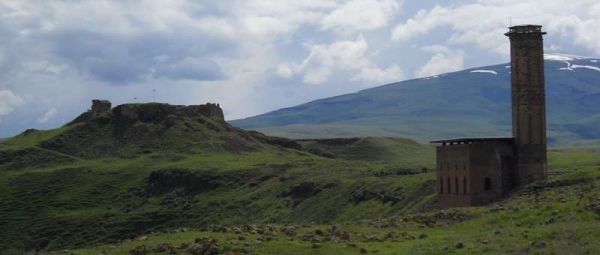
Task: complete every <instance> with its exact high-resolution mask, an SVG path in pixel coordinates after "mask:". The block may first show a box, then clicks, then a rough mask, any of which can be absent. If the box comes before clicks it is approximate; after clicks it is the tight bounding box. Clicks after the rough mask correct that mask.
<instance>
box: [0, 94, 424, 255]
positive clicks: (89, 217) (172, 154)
mask: <svg viewBox="0 0 600 255" xmlns="http://www.w3.org/2000/svg"><path fill="white" fill-rule="evenodd" d="M157 109H160V110H158V112H161V111H164V113H163V114H157V115H152V116H153V117H148V118H146V117H147V116H150V115H148V114H149V113H151V112H157ZM186 111H187V110H185V109H180V108H178V107H174V106H169V105H158V104H146V105H124V106H119V107H116V108H114V109H113V110H111V111H109V112H106V113H103V114H99V115H97V116H94V117H92V118H89V119H87V120H85V121H81V122H75V123H71V124H69V125H67V126H64V127H62V128H59V129H56V130H49V131H36V130H29V131H26V132H24V133H23V134H21V135H19V136H16V137H13V138H10V139H8V140H6V141H4V142H2V143H0V223H1V225H2V228H3V230H2V231H0V250H7V252H8V251H12V252H16V253H20V252H22V251H24V250H26V251H31V250H56V249H63V248H75V247H82V246H89V245H94V244H98V243H114V242H118V241H120V240H123V239H127V238H133V237H136V236H138V235H143V234H148V233H152V232H155V231H165V230H168V229H176V228H181V227H187V228H203V227H206V226H208V225H210V224H242V223H247V222H254V223H294V224H302V223H305V224H308V223H311V222H315V223H317V222H318V223H328V222H339V221H350V220H358V219H364V218H370V219H375V218H378V217H385V216H391V215H402V214H407V213H410V212H415V211H418V210H421V209H423V208H428V207H429V206H430V205H431V204H432V203H433V192H434V186H433V181H432V179H433V172H432V171H431V168H432V164H433V147H431V146H426V145H420V144H417V143H415V142H413V141H410V140H402V139H386V138H360V139H349V140H347V141H343V142H341V143H329V142H327V141H318V140H316V141H315V140H312V141H310V140H304V141H300V142H295V141H292V140H287V139H280V138H274V137H267V136H264V135H262V134H259V133H256V132H247V131H244V130H241V129H238V128H234V127H232V126H229V125H228V124H227V123H225V122H223V121H222V120H218V119H217V120H215V119H211V118H207V117H205V116H202V115H201V114H191V115H187V114H183V112H186ZM123 112H128V116H129V118H128V119H127V120H126V121H125V120H123V116H122V115H123V114H122V113H123ZM132 113H135V114H132ZM142 116H145V117H142ZM361 148H365V149H364V150H363V149H361ZM366 148H368V150H366ZM369 150H373V151H376V152H377V153H374V154H366V155H360V156H359V157H357V158H354V156H356V155H357V152H360V151H369ZM402 151H406V152H407V153H408V154H406V155H404V156H398V155H403V154H404V153H402ZM410 155H413V156H410Z"/></svg>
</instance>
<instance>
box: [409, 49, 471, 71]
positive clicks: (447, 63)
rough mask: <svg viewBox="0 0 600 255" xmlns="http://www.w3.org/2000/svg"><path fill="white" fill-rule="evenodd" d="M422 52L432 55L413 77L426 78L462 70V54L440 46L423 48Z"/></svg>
mask: <svg viewBox="0 0 600 255" xmlns="http://www.w3.org/2000/svg"><path fill="white" fill-rule="evenodd" d="M422 50H424V51H427V52H431V53H433V55H432V56H431V58H430V59H429V61H427V63H426V64H425V65H424V66H422V67H421V68H419V69H418V70H417V71H416V72H415V77H417V78H418V77H427V76H432V75H438V74H442V73H447V72H454V71H459V70H462V69H463V68H464V53H463V52H462V51H460V50H457V51H453V50H450V49H449V48H447V47H445V46H441V45H433V46H427V47H423V48H422Z"/></svg>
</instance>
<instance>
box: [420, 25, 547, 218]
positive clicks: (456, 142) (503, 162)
mask: <svg viewBox="0 0 600 255" xmlns="http://www.w3.org/2000/svg"><path fill="white" fill-rule="evenodd" d="M544 34H546V33H545V32H542V27H541V26H538V25H521V26H513V27H510V28H509V31H508V33H506V34H505V35H506V36H508V37H509V39H510V47H511V52H510V56H511V100H512V130H513V136H512V137H507V138H460V139H451V140H440V141H433V142H432V143H435V144H438V146H437V147H436V151H437V156H436V157H437V179H438V181H437V185H438V201H439V204H440V207H442V208H448V207H457V206H476V205H483V204H487V203H490V202H493V201H496V200H498V199H500V198H502V197H504V196H505V195H506V194H508V193H509V192H510V191H511V190H512V189H514V188H515V187H518V186H521V185H525V184H528V183H531V182H534V181H537V180H543V179H545V178H546V177H547V170H546V103H545V101H546V100H545V88H544V56H543V55H544V54H543V53H544V52H543V51H544V49H543V39H542V36H543V35H544Z"/></svg>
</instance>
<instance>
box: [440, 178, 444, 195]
mask: <svg viewBox="0 0 600 255" xmlns="http://www.w3.org/2000/svg"><path fill="white" fill-rule="evenodd" d="M440 193H444V179H442V178H440Z"/></svg>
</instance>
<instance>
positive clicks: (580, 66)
mask: <svg viewBox="0 0 600 255" xmlns="http://www.w3.org/2000/svg"><path fill="white" fill-rule="evenodd" d="M571 68H572V69H571V70H573V69H577V68H584V69H590V70H594V71H598V72H600V67H597V66H586V65H571Z"/></svg>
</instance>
